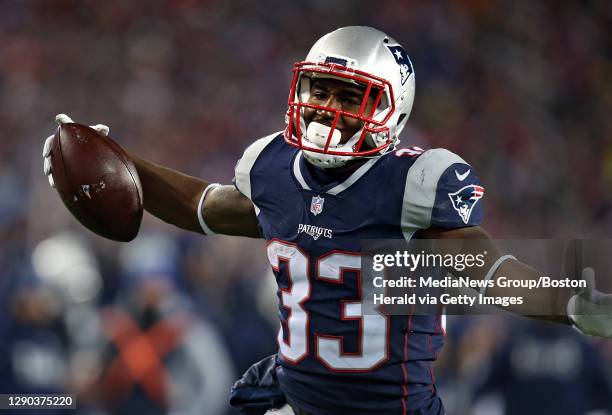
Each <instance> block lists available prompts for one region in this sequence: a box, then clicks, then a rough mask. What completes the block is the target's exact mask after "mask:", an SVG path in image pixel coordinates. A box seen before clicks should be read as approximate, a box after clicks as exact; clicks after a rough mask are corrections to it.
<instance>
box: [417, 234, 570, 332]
mask: <svg viewBox="0 0 612 415" xmlns="http://www.w3.org/2000/svg"><path fill="white" fill-rule="evenodd" d="M422 232H423V237H424V238H426V239H435V240H440V241H442V242H441V243H440V246H439V247H438V250H443V251H447V250H449V249H450V250H452V251H453V252H452V253H453V254H457V253H464V254H468V253H471V254H475V253H478V252H484V251H486V252H487V253H488V254H487V256H486V259H485V264H484V266H482V267H474V268H470V271H469V275H466V276H468V277H470V278H474V279H484V278H490V279H492V280H495V278H496V276H498V275H503V276H504V277H506V278H508V279H510V280H534V281H536V280H538V279H539V278H540V276H541V275H542V273H541V272H539V271H538V270H536V269H535V268H533V267H531V266H529V265H527V264H525V263H523V262H521V261H519V260H516V259H507V260H503V262H500V263H499V264H498V267H497V268H496V269H493V273H491V274H489V271H490V270H492V268H493V267H495V264H496V261H497V260H498V259H499V258H501V257H502V256H503V253H501V252H500V251H499V249H498V248H497V246H496V245H495V243H494V241H493V240H492V239H491V237H490V235H489V234H488V233H487V232H486V231H485V230H484V229H483V228H481V227H480V226H470V227H465V228H458V229H440V228H430V229H427V230H425V231H422ZM451 271H452V272H453V273H456V274H457V272H456V271H454V270H451ZM486 294H487V295H488V296H500V297H504V296H506V297H523V299H524V302H523V304H521V305H513V306H512V308H509V310H510V311H512V312H515V313H517V314H522V315H527V316H531V317H535V318H539V319H543V320H549V321H556V322H559V323H565V324H570V321H569V319H568V318H567V316H566V306H567V303H568V301H569V299H570V297H571V296H572V294H573V291H572V290H571V289H570V288H555V289H527V288H511V287H508V288H505V287H504V288H501V287H498V286H497V284H495V285H493V286H492V287H491V288H489V289H487V290H486Z"/></svg>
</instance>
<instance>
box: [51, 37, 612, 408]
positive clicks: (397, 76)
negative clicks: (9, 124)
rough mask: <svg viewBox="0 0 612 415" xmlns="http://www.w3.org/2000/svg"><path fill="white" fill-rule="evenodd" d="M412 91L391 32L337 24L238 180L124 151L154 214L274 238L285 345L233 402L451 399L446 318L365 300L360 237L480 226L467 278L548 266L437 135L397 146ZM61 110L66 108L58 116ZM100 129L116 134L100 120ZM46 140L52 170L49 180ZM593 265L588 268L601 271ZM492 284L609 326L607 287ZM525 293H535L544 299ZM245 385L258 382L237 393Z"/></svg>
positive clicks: (572, 319)
mask: <svg viewBox="0 0 612 415" xmlns="http://www.w3.org/2000/svg"><path fill="white" fill-rule="evenodd" d="M414 90H415V74H414V69H413V66H412V63H411V61H410V59H409V57H408V55H407V53H406V51H405V50H404V48H403V47H402V46H401V45H400V44H399V43H398V42H397V41H396V40H394V39H393V38H391V37H390V36H388V35H386V34H385V33H382V32H380V31H378V30H376V29H373V28H369V27H344V28H341V29H338V30H335V31H333V32H331V33H329V34H327V35H325V36H323V37H322V38H321V39H319V40H318V41H317V42H316V43H315V44H314V46H313V47H312V49H311V50H310V52H309V53H308V55H307V56H306V59H305V60H304V61H303V62H299V63H296V64H295V66H294V67H293V79H292V83H291V88H290V94H289V101H288V109H287V114H286V126H285V129H284V130H283V131H280V132H276V133H273V134H270V135H269V136H267V137H264V138H261V139H259V140H256V141H255V142H254V143H253V144H251V145H250V146H249V147H248V148H247V149H246V150H245V152H244V154H243V156H242V158H241V159H240V160H239V162H238V164H237V166H236V169H235V180H234V183H233V185H219V184H216V183H215V184H211V183H208V182H206V181H203V180H200V179H197V178H194V177H190V176H187V175H184V174H182V173H179V172H176V171H174V170H171V169H168V168H165V167H162V166H159V165H157V164H155V163H152V162H150V161H147V160H143V159H142V158H140V157H138V156H136V155H134V154H131V153H130V157H131V158H132V159H133V161H134V163H135V165H136V167H137V169H138V173H139V175H140V179H141V181H142V186H143V193H144V205H145V209H147V210H148V211H149V212H150V213H152V214H153V215H155V216H157V217H159V218H160V219H162V220H164V221H166V222H168V223H171V224H173V225H176V226H179V227H181V228H184V229H187V230H191V231H195V232H200V233H204V234H206V235H211V234H215V233H220V234H226V235H241V236H248V237H255V238H260V237H263V238H265V239H266V240H267V241H268V244H267V255H268V258H269V261H270V265H271V267H272V269H273V270H274V274H275V276H276V280H277V282H278V297H279V313H278V314H279V318H280V323H281V328H280V331H279V334H278V343H279V351H278V355H277V356H276V357H275V358H273V359H268V360H265V361H263V362H261V363H260V364H259V365H257V366H255V367H254V369H253V370H252V371H250V372H249V373H247V375H246V376H245V377H244V378H243V379H242V382H241V383H239V384H238V385H237V388H236V390H235V391H234V392H235V395H234V396H233V398H235V399H234V402H241V404H242V405H243V407H244V408H251V409H253V408H256V409H257V410H259V411H260V412H259V413H263V412H265V410H266V409H272V408H273V407H278V406H281V405H282V404H283V403H284V402H285V400H286V402H288V405H289V406H285V407H284V408H283V409H282V411H283V412H282V413H291V411H294V412H295V413H298V414H313V415H323V414H417V413H418V414H443V413H444V408H443V405H442V403H441V401H440V398H439V397H438V395H437V394H436V387H435V380H434V375H433V364H434V362H435V360H436V356H437V354H438V352H439V351H440V348H441V347H442V344H443V332H444V328H443V324H442V320H443V319H442V317H441V316H439V315H437V316H424V315H419V316H417V315H414V316H412V315H407V316H390V315H384V314H375V315H364V314H362V310H361V307H360V299H361V296H362V292H361V289H362V287H361V285H360V283H359V273H358V271H359V269H360V266H361V256H360V248H361V246H360V242H361V240H363V239H405V240H411V239H413V238H415V237H419V238H426V239H444V240H454V239H457V240H479V241H482V242H481V243H482V244H485V245H486V246H487V250H488V252H489V255H488V256H487V259H486V264H485V266H484V267H482V275H474V276H473V277H474V278H480V279H494V278H495V277H496V274H498V273H503V275H504V276H507V277H508V278H509V279H511V278H513V279H537V278H538V277H539V275H540V274H539V273H538V272H537V271H536V270H534V269H532V268H530V267H529V266H527V265H525V264H523V263H521V262H520V261H518V260H516V259H514V257H512V256H510V255H503V254H502V253H500V252H499V251H498V250H497V249H496V248H495V246H493V244H492V242H491V240H490V238H489V236H488V234H487V233H486V232H485V231H484V230H483V229H482V228H481V227H480V226H479V224H480V223H481V221H482V219H483V203H482V200H481V199H482V197H483V195H484V188H483V187H482V186H481V184H480V182H479V179H478V177H477V175H476V172H475V169H474V168H473V167H472V166H470V165H469V164H468V163H467V162H466V161H464V160H463V159H462V158H461V157H459V156H458V155H456V154H454V153H452V152H450V151H447V150H444V149H432V150H428V151H423V150H422V149H420V148H416V147H413V148H406V149H400V150H398V149H397V148H396V145H397V144H398V142H399V135H400V133H401V131H402V129H403V128H404V126H405V125H406V122H407V120H408V116H409V114H410V111H411V109H412V104H413V99H414ZM57 121H58V122H60V123H62V122H70V121H71V120H70V118H69V117H68V116H66V115H59V116H58V118H57ZM94 128H96V129H98V130H99V131H100V132H101V133H103V134H104V133H108V127H105V126H103V125H97V126H94ZM50 141H51V139H49V140H48V141H47V143H46V145H45V150H44V157H45V173H46V174H47V175H48V176H49V180H50V183H51V185H53V177H52V166H51V164H50V158H49V154H50V149H51V145H50ZM487 244H488V245H487ZM584 274H585V275H584V276H585V277H587V278H588V279H592V270H586V271H585V273H584ZM487 294H488V295H496V294H497V295H506V296H508V295H521V296H523V297H524V298H525V303H524V304H523V305H522V306H521V305H517V306H516V307H514V308H513V311H515V312H517V313H521V314H547V315H549V316H551V317H549V318H550V319H555V320H558V321H559V322H564V323H574V324H575V325H576V326H577V327H578V328H579V329H580V330H582V331H583V332H585V333H588V334H592V335H599V336H612V321H611V317H610V310H611V308H610V304H612V300H611V298H610V296H607V295H604V294H602V293H598V292H595V291H594V290H590V289H589V290H584V291H583V292H582V293H580V294H576V295H574V296H572V295H573V293H571V292H570V291H569V289H568V290H560V291H557V292H555V293H554V295H553V294H551V293H547V292H546V291H544V290H524V289H523V290H521V289H506V290H505V291H504V290H502V289H501V288H499V287H497V288H490V289H489V292H487ZM529 304H538V307H539V309H538V310H537V312H535V310H534V309H533V308H530V306H529ZM543 307H544V308H545V309H544V310H543V309H542V308H543ZM566 310H567V312H566ZM560 315H561V317H554V316H560ZM257 386H261V389H260V390H258V389H257ZM240 387H246V388H250V389H249V392H248V393H246V394H244V395H241V394H240ZM279 393H280V395H281V396H280V398H279ZM245 397H246V398H245ZM248 397H252V398H253V400H256V401H257V402H256V403H255V404H254V405H255V406H249V405H250V404H251V403H249V402H248ZM262 402H264V404H263V405H261V403H262ZM258 404H259V406H257V405H258ZM266 405H267V407H266ZM254 413H258V412H254Z"/></svg>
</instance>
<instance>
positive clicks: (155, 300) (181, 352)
mask: <svg viewBox="0 0 612 415" xmlns="http://www.w3.org/2000/svg"><path fill="white" fill-rule="evenodd" d="M120 260H121V265H122V269H123V271H124V273H125V275H124V279H123V282H124V284H125V285H124V288H123V289H122V290H121V291H120V297H119V298H118V301H117V302H116V303H115V304H113V305H111V306H109V307H106V308H104V309H102V311H101V326H102V331H103V336H104V338H105V341H106V346H105V348H104V352H103V355H102V361H101V365H102V370H101V374H100V378H99V379H98V381H97V382H96V383H95V384H94V385H92V386H93V387H94V389H95V390H97V391H99V392H100V393H99V394H98V396H95V397H94V398H97V399H100V400H101V403H102V406H103V407H104V408H106V410H108V411H109V412H110V413H113V414H134V413H147V414H171V413H177V414H178V413H180V414H194V415H195V414H211V415H216V414H222V413H224V411H225V408H226V407H227V393H228V390H229V387H230V386H231V383H232V381H233V378H234V369H233V365H232V363H231V360H230V358H229V355H228V354H227V352H226V347H225V345H224V344H223V341H222V338H221V336H220V334H219V333H218V331H217V330H216V329H215V328H214V327H213V326H212V325H211V324H210V323H209V322H208V321H207V320H206V319H205V317H203V316H198V315H196V314H195V313H194V310H193V307H192V304H191V302H190V300H189V299H188V297H187V296H186V295H184V294H183V293H182V292H181V291H180V290H179V286H178V283H177V281H178V277H179V276H180V273H179V272H180V270H179V269H177V264H178V263H177V261H178V260H179V256H178V250H177V247H176V245H175V243H174V241H173V240H171V239H168V238H165V237H161V236H144V237H141V238H140V239H139V240H138V241H136V242H134V243H132V244H129V245H126V246H125V248H124V249H123V251H122V253H121V257H120ZM94 393H95V392H94Z"/></svg>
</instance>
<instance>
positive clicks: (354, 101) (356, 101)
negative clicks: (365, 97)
mask: <svg viewBox="0 0 612 415" xmlns="http://www.w3.org/2000/svg"><path fill="white" fill-rule="evenodd" d="M342 103H343V104H344V105H348V106H356V105H361V99H360V98H357V97H345V98H344V99H343V100H342Z"/></svg>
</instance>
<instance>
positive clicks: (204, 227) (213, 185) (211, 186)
mask: <svg viewBox="0 0 612 415" xmlns="http://www.w3.org/2000/svg"><path fill="white" fill-rule="evenodd" d="M219 186H221V185H220V184H219V183H211V184H209V185H208V186H206V189H204V191H203V192H202V197H200V203H198V221H199V222H200V227H201V228H202V230H203V231H204V234H205V235H216V233H215V232H213V231H212V230H211V229H210V228H209V227H208V225H207V224H206V221H205V220H204V215H202V208H203V207H204V199H206V195H207V194H208V192H210V191H211V190H212V189H215V188H217V187H219Z"/></svg>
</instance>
